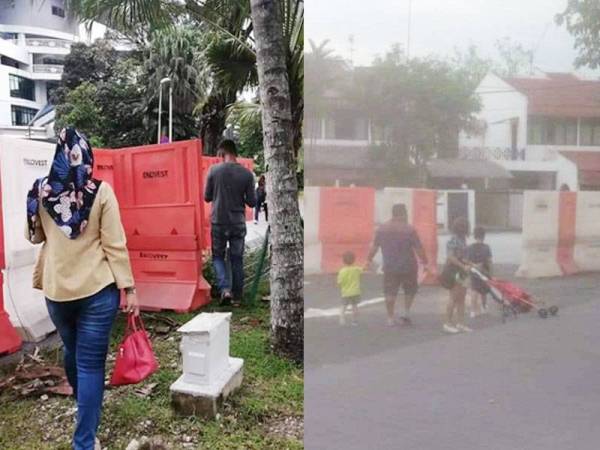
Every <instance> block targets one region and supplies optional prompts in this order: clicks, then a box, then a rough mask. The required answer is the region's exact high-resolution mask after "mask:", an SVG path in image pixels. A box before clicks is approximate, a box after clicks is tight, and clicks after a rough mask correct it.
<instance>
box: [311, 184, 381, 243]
mask: <svg viewBox="0 0 600 450" xmlns="http://www.w3.org/2000/svg"><path fill="white" fill-rule="evenodd" d="M374 228H375V189H373V188H364V187H350V188H331V187H324V188H321V193H320V211H319V240H320V241H321V242H322V243H323V244H333V243H357V244H358V243H364V242H366V243H369V242H371V240H372V239H373V232H374Z"/></svg>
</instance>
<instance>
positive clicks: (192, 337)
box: [171, 313, 244, 418]
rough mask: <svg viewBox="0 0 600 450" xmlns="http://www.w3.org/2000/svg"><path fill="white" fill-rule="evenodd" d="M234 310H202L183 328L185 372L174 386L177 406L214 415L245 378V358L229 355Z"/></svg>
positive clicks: (186, 411)
mask: <svg viewBox="0 0 600 450" xmlns="http://www.w3.org/2000/svg"><path fill="white" fill-rule="evenodd" d="M230 321H231V313H201V314H198V315H197V316H196V317H194V318H193V319H192V320H190V321H189V322H188V323H186V324H185V325H183V326H182V327H180V328H179V329H178V330H177V331H179V332H180V333H181V334H182V335H183V336H182V339H181V346H180V349H181V354H182V356H183V375H181V376H180V377H179V379H178V380H177V381H175V383H173V384H172V385H171V400H172V404H173V407H174V409H175V410H176V411H177V412H178V413H180V414H182V415H196V416H203V417H209V418H214V417H215V416H216V415H217V412H218V409H219V407H220V406H221V404H222V403H223V400H224V399H226V398H227V397H228V396H229V395H230V394H231V393H232V392H233V391H235V390H236V389H237V388H239V387H240V386H241V384H242V379H243V366H244V360H243V359H240V358H231V357H230V356H229V324H230Z"/></svg>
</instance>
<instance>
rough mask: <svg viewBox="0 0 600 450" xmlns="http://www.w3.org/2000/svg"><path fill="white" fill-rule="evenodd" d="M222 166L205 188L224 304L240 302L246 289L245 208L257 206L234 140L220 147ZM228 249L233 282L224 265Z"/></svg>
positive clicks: (212, 173) (249, 175)
mask: <svg viewBox="0 0 600 450" xmlns="http://www.w3.org/2000/svg"><path fill="white" fill-rule="evenodd" d="M218 154H219V156H221V157H222V158H223V162H222V163H219V164H216V165H214V166H212V167H211V168H210V171H209V172H208V177H207V178H206V186H205V188H204V200H205V201H206V202H212V211H211V230H210V236H211V240H212V260H213V266H214V269H215V275H216V277H217V287H218V288H219V292H220V293H221V300H222V301H223V302H224V303H229V302H230V301H231V299H232V298H233V299H234V300H235V301H236V302H239V301H240V300H241V298H242V293H243V289H244V260H243V258H244V238H245V237H246V206H248V207H250V208H252V207H254V205H255V204H256V195H255V193H254V176H253V175H252V172H250V171H249V170H248V169H246V168H245V167H243V166H242V165H241V164H239V163H238V162H237V149H236V147H235V143H234V142H233V141H231V140H224V141H223V142H221V144H219V148H218ZM227 245H229V261H230V263H231V280H229V277H228V270H227V266H226V264H225V253H226V249H227Z"/></svg>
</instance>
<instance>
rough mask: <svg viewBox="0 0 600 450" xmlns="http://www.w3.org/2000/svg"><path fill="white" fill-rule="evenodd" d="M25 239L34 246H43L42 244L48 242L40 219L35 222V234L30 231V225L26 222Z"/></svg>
mask: <svg viewBox="0 0 600 450" xmlns="http://www.w3.org/2000/svg"><path fill="white" fill-rule="evenodd" d="M25 239H27V240H28V241H29V242H31V243H32V244H41V243H42V242H45V241H46V233H44V229H43V228H42V222H41V221H40V218H39V217H38V218H37V220H36V221H35V226H34V232H33V234H32V233H31V232H30V230H29V224H28V223H27V222H25Z"/></svg>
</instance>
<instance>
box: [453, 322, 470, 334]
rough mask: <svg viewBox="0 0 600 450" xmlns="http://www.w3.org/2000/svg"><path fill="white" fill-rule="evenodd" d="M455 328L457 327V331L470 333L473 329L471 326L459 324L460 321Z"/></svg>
mask: <svg viewBox="0 0 600 450" xmlns="http://www.w3.org/2000/svg"><path fill="white" fill-rule="evenodd" d="M456 329H457V330H458V331H462V332H464V333H470V332H471V331H473V329H472V328H469V327H468V326H466V325H463V324H460V323H459V324H456Z"/></svg>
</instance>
